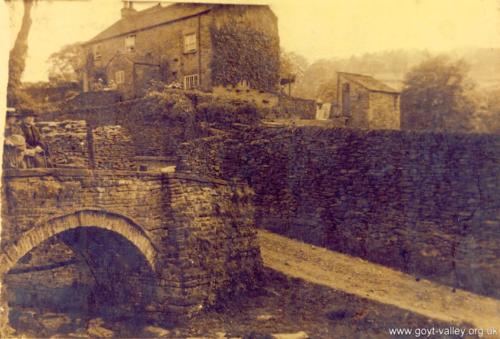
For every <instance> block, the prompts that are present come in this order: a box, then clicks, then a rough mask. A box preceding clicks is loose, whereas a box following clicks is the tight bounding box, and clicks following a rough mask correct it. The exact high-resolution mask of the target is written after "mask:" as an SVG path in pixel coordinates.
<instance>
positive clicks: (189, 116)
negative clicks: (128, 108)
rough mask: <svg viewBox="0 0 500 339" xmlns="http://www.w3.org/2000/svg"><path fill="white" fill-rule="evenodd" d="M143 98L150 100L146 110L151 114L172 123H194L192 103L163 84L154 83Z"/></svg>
mask: <svg viewBox="0 0 500 339" xmlns="http://www.w3.org/2000/svg"><path fill="white" fill-rule="evenodd" d="M145 98H149V99H150V100H149V104H148V109H149V111H151V112H153V113H159V114H160V115H161V116H163V117H164V118H166V119H169V120H173V121H180V122H192V121H194V118H195V110H194V107H193V103H192V102H191V100H190V99H189V98H188V97H187V96H186V95H185V94H184V93H183V91H178V90H171V89H166V88H165V85H164V84H162V83H161V82H158V81H155V82H153V83H152V85H151V87H150V88H149V89H148V90H147V92H146V95H145Z"/></svg>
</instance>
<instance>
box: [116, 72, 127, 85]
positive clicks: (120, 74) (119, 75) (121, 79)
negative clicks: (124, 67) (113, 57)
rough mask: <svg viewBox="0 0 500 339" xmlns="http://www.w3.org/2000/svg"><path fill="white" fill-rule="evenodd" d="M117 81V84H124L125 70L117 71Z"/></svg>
mask: <svg viewBox="0 0 500 339" xmlns="http://www.w3.org/2000/svg"><path fill="white" fill-rule="evenodd" d="M115 82H116V84H117V85H118V84H123V83H124V82H125V72H124V71H117V72H116V73H115Z"/></svg>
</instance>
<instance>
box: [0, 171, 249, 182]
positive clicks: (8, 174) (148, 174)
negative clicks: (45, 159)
mask: <svg viewBox="0 0 500 339" xmlns="http://www.w3.org/2000/svg"><path fill="white" fill-rule="evenodd" d="M44 176H62V177H64V176H68V177H121V178H126V177H134V178H141V177H142V178H158V179H162V178H168V179H182V180H187V181H196V182H201V183H211V184H218V185H229V184H230V182H229V181H226V180H222V179H217V178H211V177H206V176H200V175H195V174H192V173H182V172H181V173H165V172H161V170H154V171H127V170H101V169H98V170H96V169H88V168H29V169H4V170H3V173H2V177H3V178H27V177H44ZM234 184H237V185H238V184H241V183H240V182H238V181H235V182H234Z"/></svg>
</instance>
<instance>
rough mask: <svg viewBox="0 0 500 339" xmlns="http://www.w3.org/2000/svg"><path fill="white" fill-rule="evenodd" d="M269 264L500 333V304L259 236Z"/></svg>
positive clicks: (266, 235) (263, 234)
mask: <svg viewBox="0 0 500 339" xmlns="http://www.w3.org/2000/svg"><path fill="white" fill-rule="evenodd" d="M258 232H259V242H260V246H261V253H262V258H263V260H264V264H265V265H266V266H268V267H270V268H272V269H274V270H276V271H279V272H282V273H284V274H286V275H288V276H292V277H296V278H300V279H303V280H306V281H309V282H312V283H316V284H320V285H324V286H328V287H331V288H334V289H336V290H340V291H344V292H347V293H350V294H354V295H357V296H360V297H363V298H367V299H371V300H375V301H378V302H381V303H384V304H390V305H394V306H397V307H399V308H402V309H406V310H408V311H411V312H415V313H418V314H421V315H424V316H426V317H429V318H433V319H437V320H441V321H446V322H451V323H455V324H461V323H468V324H470V325H472V326H473V327H476V328H482V329H484V330H486V329H488V328H496V330H497V332H498V331H500V300H497V299H494V298H488V297H484V296H480V295H477V294H474V293H471V292H467V291H464V290H459V289H457V290H456V292H452V288H451V287H449V286H444V285H440V284H437V283H434V282H431V281H429V280H425V279H420V280H419V281H416V279H415V277H414V276H411V275H408V274H405V273H402V272H399V271H397V270H394V269H390V268H387V267H385V266H381V265H377V264H374V263H371V262H368V261H366V260H362V259H360V258H357V257H352V256H349V255H345V254H341V253H337V252H333V251H330V250H327V249H325V248H321V247H316V246H312V245H309V244H305V243H303V242H300V241H297V240H293V239H290V238H286V237H283V236H280V235H277V234H275V233H271V232H268V231H264V230H259V231H258Z"/></svg>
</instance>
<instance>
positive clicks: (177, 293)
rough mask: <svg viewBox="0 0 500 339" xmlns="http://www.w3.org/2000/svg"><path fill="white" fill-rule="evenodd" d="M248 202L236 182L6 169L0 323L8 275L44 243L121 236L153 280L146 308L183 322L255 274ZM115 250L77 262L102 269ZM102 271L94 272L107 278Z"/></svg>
mask: <svg viewBox="0 0 500 339" xmlns="http://www.w3.org/2000/svg"><path fill="white" fill-rule="evenodd" d="M252 194H253V192H252V191H251V190H250V189H249V188H248V187H247V186H244V185H241V184H238V183H230V182H227V181H223V180H216V179H209V178H203V177H196V176H191V175H187V174H182V173H161V172H159V171H158V172H153V171H149V172H135V171H105V170H88V169H60V168H59V169H56V168H55V169H28V170H5V171H4V174H3V185H2V201H3V204H2V234H1V243H0V247H1V253H0V278H1V279H2V289H3V292H4V293H2V296H3V300H2V305H3V308H2V310H3V311H2V320H3V324H5V322H6V321H7V319H8V307H7V301H6V299H5V296H6V293H5V289H6V287H5V286H6V284H5V283H3V282H4V281H5V277H6V275H7V273H8V272H9V271H10V270H12V269H13V267H14V266H15V265H16V263H18V262H19V261H20V259H22V258H23V257H24V256H25V255H26V254H28V253H29V252H30V251H32V250H33V249H34V248H36V247H37V246H40V245H41V244H43V243H44V242H46V241H47V240H49V239H51V238H54V237H58V236H61V235H64V234H65V233H68V232H75V231H77V230H82V229H94V230H96V231H97V232H102V233H104V234H108V233H109V234H113V235H114V236H117V235H118V237H119V238H121V239H122V240H126V242H128V243H129V244H133V245H134V246H133V247H134V248H135V249H136V250H137V251H138V252H139V253H140V256H142V257H143V260H144V262H145V263H146V264H145V266H147V268H148V269H149V271H150V272H151V278H150V279H148V281H147V285H148V286H149V288H150V289H152V291H153V295H154V298H153V302H152V303H151V304H150V305H148V306H149V307H150V309H154V310H156V311H157V312H158V313H159V314H164V313H165V312H166V313H174V314H176V315H180V314H189V313H191V312H194V311H196V310H200V309H201V308H202V307H203V306H204V305H206V304H207V303H210V302H211V301H214V300H215V297H216V295H217V293H218V292H220V291H221V290H222V289H224V291H227V290H231V289H232V288H234V289H237V288H244V287H245V286H248V284H251V283H252V282H253V281H254V278H255V276H256V274H258V273H259V271H260V269H261V258H260V252H259V248H258V244H257V241H256V231H255V229H254V228H253V207H252V204H251V200H252V199H251V196H252ZM105 242H106V241H105ZM70 243H71V242H68V244H70ZM89 248H90V247H88V246H87V247H86V248H85V246H83V249H84V250H87V251H88V252H91V251H90V250H89ZM75 250H76V251H80V252H81V251H82V247H81V246H80V248H76V247H75ZM114 250H115V249H114V248H113V247H112V245H111V243H110V245H109V248H105V249H104V250H103V251H102V253H84V254H83V255H84V256H85V255H86V256H87V257H91V258H93V259H94V261H93V262H99V260H101V263H102V262H103V261H102V258H105V257H106V256H108V255H113V253H111V254H110V253H109V252H114ZM116 250H118V249H116ZM91 262H92V261H91ZM104 262H106V261H104ZM105 266H106V264H104V267H101V268H100V270H99V269H97V270H96V272H101V273H102V274H103V275H105V272H107V271H109V268H107V267H105ZM135 273H137V272H135ZM108 278H110V279H113V277H108ZM127 279H128V277H127V278H126V280H127ZM130 279H132V278H130ZM104 280H105V279H104ZM105 281H106V280H105ZM108 282H109V283H111V284H113V283H119V282H118V281H114V280H113V281H109V280H108Z"/></svg>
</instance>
